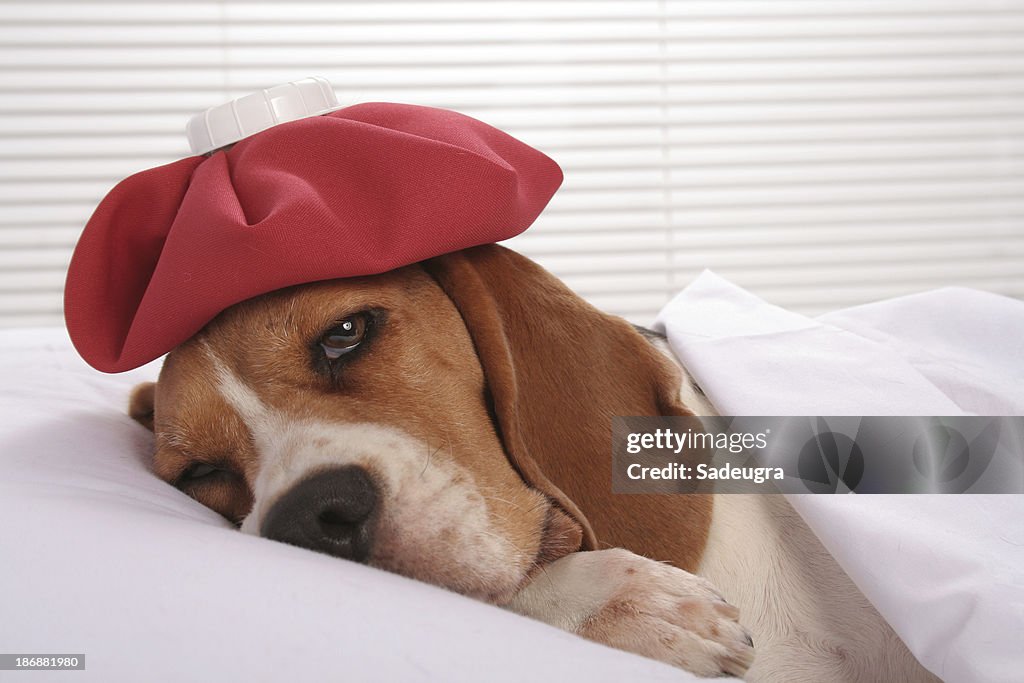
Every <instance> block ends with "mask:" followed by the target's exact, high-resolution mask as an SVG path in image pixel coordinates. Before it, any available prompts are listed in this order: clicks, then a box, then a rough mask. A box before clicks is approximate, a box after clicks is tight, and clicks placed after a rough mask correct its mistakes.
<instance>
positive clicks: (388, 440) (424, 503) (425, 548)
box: [206, 348, 540, 599]
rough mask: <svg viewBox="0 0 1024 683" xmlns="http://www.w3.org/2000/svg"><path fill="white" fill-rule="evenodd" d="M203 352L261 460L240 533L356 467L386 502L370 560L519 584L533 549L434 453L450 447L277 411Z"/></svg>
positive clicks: (502, 591) (480, 588) (455, 577)
mask: <svg viewBox="0 0 1024 683" xmlns="http://www.w3.org/2000/svg"><path fill="white" fill-rule="evenodd" d="M206 351H207V356H208V358H209V359H210V362H211V363H212V364H213V367H214V371H215V374H216V378H217V389H218V391H219V393H220V395H221V396H222V397H223V398H224V400H225V401H226V402H227V403H228V405H229V406H230V407H231V409H232V410H234V411H235V412H236V413H237V414H238V416H239V417H240V418H241V419H242V421H243V422H244V423H245V425H246V427H247V428H248V430H249V432H250V434H251V436H252V439H253V443H254V445H255V447H256V450H257V454H258V457H259V461H260V464H259V471H258V473H257V475H256V478H255V481H254V482H253V486H252V489H253V498H254V502H253V508H252V511H251V512H250V513H249V515H248V516H247V517H246V518H245V520H244V521H243V522H242V531H243V532H245V533H249V534H256V535H258V534H259V530H260V525H261V523H262V520H263V518H264V517H265V515H266V513H267V511H268V510H269V509H270V507H271V506H273V504H274V503H275V502H276V501H277V500H278V499H279V498H280V497H281V496H282V495H284V494H285V493H286V492H287V491H288V490H290V489H291V488H292V487H293V486H294V485H296V484H297V483H299V481H301V480H302V479H304V478H305V477H307V476H308V475H310V474H313V473H314V472H316V471H318V470H321V469H323V468H327V467H340V466H345V465H359V466H361V467H363V468H365V469H366V470H367V471H368V472H369V473H370V475H371V477H372V478H373V479H374V481H375V483H376V484H377V487H378V489H379V493H380V501H381V502H380V503H379V504H378V507H379V515H380V516H379V518H378V520H377V527H376V531H375V541H374V547H373V550H372V553H371V556H370V560H369V564H371V565H373V566H377V567H380V568H382V569H387V570H389V571H393V572H397V573H399V574H404V575H406V576H410V577H413V578H418V579H422V580H425V581H430V582H431V583H437V584H441V585H444V586H447V587H449V588H451V589H453V590H457V591H459V592H461V593H464V594H467V595H471V596H474V597H479V598H484V599H499V598H501V597H503V596H508V595H510V594H511V593H512V591H513V590H514V589H515V588H517V587H518V586H519V584H520V583H521V582H522V580H523V577H525V576H526V574H527V572H528V571H529V569H530V567H531V566H532V562H533V553H532V552H528V551H527V549H521V548H517V547H516V546H514V545H513V544H512V542H511V541H509V540H507V539H505V538H504V537H503V536H502V535H501V534H500V533H498V532H497V530H496V529H495V527H494V525H493V524H492V521H491V516H490V513H489V505H488V501H487V499H486V497H485V495H484V493H483V492H482V491H481V490H480V487H479V486H477V484H476V482H475V481H474V479H473V476H472V474H471V473H470V472H469V471H467V470H466V469H465V468H463V467H461V466H459V465H458V464H457V463H455V462H452V461H451V460H450V459H448V458H443V457H431V456H432V455H433V451H436V450H437V449H439V448H441V447H444V445H442V444H437V445H433V446H431V445H429V444H426V443H422V442H420V441H418V440H416V439H413V438H412V437H410V436H409V435H407V434H405V433H404V432H402V431H401V430H399V429H396V428H394V427H389V426H383V425H375V424H367V423H349V424H344V423H331V422H323V421H314V420H304V419H300V418H297V417H295V416H291V415H285V414H281V413H279V412H277V411H275V410H274V409H273V408H271V407H270V406H267V405H266V404H265V403H264V402H263V401H262V400H261V399H260V397H259V395H258V394H257V393H256V391H255V390H254V389H253V388H252V387H250V386H248V385H246V383H245V382H244V381H243V380H242V379H241V378H240V377H238V376H237V375H236V374H235V373H233V372H232V371H231V370H230V369H229V368H228V367H227V365H226V364H225V363H223V361H221V360H220V359H219V358H218V357H217V355H216V354H215V353H214V352H213V351H212V350H211V349H209V348H207V349H206ZM539 502H540V501H539Z"/></svg>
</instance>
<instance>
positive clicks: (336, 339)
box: [320, 313, 367, 360]
mask: <svg viewBox="0 0 1024 683" xmlns="http://www.w3.org/2000/svg"><path fill="white" fill-rule="evenodd" d="M366 319H367V314H366V313H357V314H355V315H353V316H349V317H348V318H345V319H344V320H342V321H341V322H340V323H338V324H337V325H335V326H334V327H332V328H331V329H329V330H327V332H325V333H324V336H322V337H320V347H321V348H322V349H323V350H324V353H325V354H327V357H328V358H330V359H332V360H333V359H335V358H340V357H341V356H344V355H345V354H346V353H348V352H349V351H354V350H355V348H356V347H357V346H359V343H360V342H362V341H363V337H364V336H365V335H366Z"/></svg>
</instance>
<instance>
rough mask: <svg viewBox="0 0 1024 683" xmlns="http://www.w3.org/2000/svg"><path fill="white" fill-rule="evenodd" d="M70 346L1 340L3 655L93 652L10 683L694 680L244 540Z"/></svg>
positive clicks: (36, 339)
mask: <svg viewBox="0 0 1024 683" xmlns="http://www.w3.org/2000/svg"><path fill="white" fill-rule="evenodd" d="M155 374H156V368H155V367H154V366H149V367H146V368H141V369H139V370H137V371H133V372H131V373H128V374H125V375H117V376H108V375H102V374H100V373H98V372H95V371H94V370H92V369H90V368H88V367H87V366H86V365H85V364H84V363H83V362H82V361H81V360H79V359H78V357H77V356H76V355H75V353H74V351H73V350H72V349H71V347H70V344H69V342H68V341H67V339H66V336H65V335H64V333H63V331H62V330H57V329H49V330H36V331H15V332H12V331H4V332H0V378H2V386H0V652H7V653H26V654H28V653H34V654H42V653H54V654H57V653H84V654H85V656H86V669H85V671H84V672H83V671H66V672H41V671H31V672H29V671H23V672H10V671H0V680H3V681H8V680H10V681H22V680H24V681H64V680H67V681H75V682H76V683H85V682H86V681H97V682H102V683H111V682H117V681H213V680H223V681H287V680H296V681H318V680H337V681H388V682H393V681H401V682H403V683H405V682H414V681H443V682H445V683H448V682H459V681H467V682H470V681H472V682H476V681H481V680H487V681H528V680H529V681H567V680H588V681H614V682H616V683H618V682H620V681H693V680H698V679H696V678H694V677H692V676H689V675H688V674H686V673H684V672H682V671H679V670H676V669H673V668H671V667H668V666H666V665H663V664H659V663H657V662H654V661H651V660H647V659H643V658H640V657H636V656H633V655H630V654H627V653H624V652H619V651H616V650H612V649H610V648H605V647H602V646H600V645H597V644H594V643H591V642H588V641H585V640H583V639H581V638H577V637H575V636H572V635H570V634H568V633H564V632H562V631H559V630H556V629H554V628H551V627H548V626H546V625H544V624H541V623H539V622H535V621H531V620H529V619H525V618H522V617H519V616H517V615H514V614H511V613H508V612H505V611H503V610H500V609H498V608H495V607H491V606H489V605H485V604H483V603H479V602H476V601H474V600H471V599H469V598H465V597H463V596H459V595H455V594H453V593H450V592H447V591H444V590H441V589H439V588H435V587H433V586H429V585H426V584H422V583H418V582H415V581H411V580H408V579H405V578H402V577H399V576H396V575H393V574H389V573H386V572H383V571H377V570H374V569H369V568H367V567H364V566H361V565H357V564H354V563H351V562H345V561H341V560H337V559H334V558H330V557H327V556H324V555H319V554H316V553H312V552H309V551H305V550H301V549H298V548H294V547H291V546H286V545H282V544H279V543H275V542H272V541H268V540H264V539H260V538H254V537H251V536H246V535H243V534H241V533H238V532H237V531H235V530H234V529H233V528H231V527H230V526H229V525H228V524H227V523H226V522H225V521H224V520H223V519H221V518H220V517H219V516H218V515H216V514H214V513H213V512H211V511H210V510H208V509H206V508H204V507H203V506H201V505H199V504H198V503H196V502H195V501H193V500H192V499H190V498H188V497H187V496H185V495H183V494H182V493H180V492H178V491H177V490H175V489H174V488H173V487H171V486H169V485H167V484H165V483H163V482H161V481H159V480H158V479H156V477H154V476H153V475H152V474H151V473H150V472H149V470H148V469H147V462H146V460H147V458H146V454H147V453H148V452H149V450H150V448H151V437H150V435H149V434H148V432H146V431H145V430H144V429H142V428H141V427H139V426H138V425H136V424H134V423H133V422H132V421H131V420H130V419H129V418H128V417H127V416H126V415H125V405H126V400H127V394H128V390H129V389H130V388H131V386H133V385H134V383H135V382H138V381H141V380H143V379H148V378H152V377H153V376H154V375H155Z"/></svg>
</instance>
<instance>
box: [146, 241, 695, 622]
mask: <svg viewBox="0 0 1024 683" xmlns="http://www.w3.org/2000/svg"><path fill="white" fill-rule="evenodd" d="M678 383H679V379H678V375H677V374H676V371H675V369H674V368H673V366H672V365H671V364H670V363H668V362H667V361H666V360H665V359H664V358H663V357H662V356H661V355H660V354H659V353H658V352H657V351H656V350H655V349H654V348H653V347H651V346H650V345H649V344H647V342H646V341H645V340H644V339H643V338H642V337H640V335H639V334H637V333H636V332H635V331H634V330H633V328H632V327H631V326H630V325H629V324H628V323H626V322H625V321H623V320H621V319H618V318H614V317H611V316H608V315H605V314H602V313H600V312H599V311H597V310H596V309H594V308H593V307H591V306H589V305H588V304H586V303H585V302H583V301H582V300H581V299H580V298H579V297H577V296H576V295H575V294H573V293H572V292H571V291H570V290H568V289H567V288H566V287H565V286H564V285H562V283H560V282H559V281H558V280H557V279H555V278H554V277H553V276H551V275H550V274H548V273H547V272H546V271H544V270H543V269H542V268H540V267H539V266H537V265H536V264H534V263H533V262H531V261H529V260H528V259H526V258H524V257H522V256H519V255H518V254H516V253H515V252H512V251H509V250H507V249H504V248H501V247H497V246H484V247H477V248H475V249H470V250H466V251H463V252H457V253H454V254H449V255H446V256H442V257H439V258H436V259H433V260H430V261H427V262H424V263H421V264H417V265H413V266H409V267H406V268H402V269H399V270H396V271H392V272H389V273H385V274H382V275H377V276H372V277H362V278H351V279H344V280H333V281H326V282H320V283H314V284H309V285H302V286H298V287H292V288H289V289H285V290H280V291H277V292H273V293H271V294H267V295H264V296H261V297H258V298H256V299H252V300H249V301H246V302H243V303H241V304H238V305H236V306H234V307H232V308H230V309H228V310H226V311H224V312H223V313H222V314H221V315H220V316H218V317H217V318H216V319H215V320H214V321H212V322H211V323H210V324H209V325H207V326H206V328H205V329H203V330H202V331H201V332H200V333H198V334H197V335H196V336H194V337H193V338H192V339H190V340H189V341H188V342H186V343H185V344H183V345H181V346H180V347H178V348H177V349H175V350H174V351H173V352H171V353H170V354H169V355H168V357H167V359H166V361H165V363H164V366H163V370H162V371H161V374H160V378H159V382H158V383H156V384H155V385H154V384H146V385H142V386H140V387H138V388H136V390H135V392H134V394H133V396H132V401H131V409H130V410H131V414H132V416H133V417H134V418H135V419H136V420H138V421H139V422H141V423H143V424H145V425H147V426H148V427H150V428H151V429H153V430H154V432H155V434H156V455H155V461H154V468H155V471H156V473H157V474H158V475H159V476H160V477H162V478H163V479H165V480H166V481H168V482H171V483H173V484H174V485H175V486H177V487H178V488H180V489H181V490H182V491H185V492H186V493H188V494H189V495H191V496H193V497H194V498H196V499H197V500H199V501H200V502H201V503H203V504H205V505H207V506H209V507H210V508H212V509H214V510H216V511H217V512H219V513H220V514H222V515H223V516H225V517H226V518H228V519H230V520H232V521H234V522H235V523H237V524H239V525H240V527H241V529H242V530H243V531H245V532H248V533H253V534H260V535H262V536H266V537H269V538H273V539H277V540H280V541H285V542H288V543H292V544H295V545H299V546H303V547H307V548H311V549H313V550H318V551H322V552H326V553H329V554H332V555H336V556H338V557H342V558H347V559H352V560H356V561H362V562H367V563H369V564H370V565H373V566H376V567H380V568H384V569H388V570H391V571H395V572H398V573H401V574H405V575H407V576H411V577H414V578H418V579H421V580H424V581H428V582H431V583H435V584H439V585H442V586H446V587H448V588H451V589H452V590H455V591H458V592H461V593H465V594H468V595H473V596H476V597H480V598H483V599H487V600H491V601H494V602H502V601H504V600H507V599H508V598H510V597H511V596H512V595H513V594H514V592H515V591H516V589H517V588H518V587H520V586H521V585H522V584H523V582H524V581H526V580H527V579H528V577H529V576H530V574H531V573H532V572H533V571H534V570H535V569H536V568H537V567H539V566H543V565H544V564H545V563H547V562H550V561H552V560H554V559H557V558H558V557H561V556H563V555H565V554H567V553H570V552H573V551H575V550H578V549H580V548H593V547H595V544H596V536H595V531H596V532H597V534H598V535H601V534H602V533H604V532H605V531H606V528H605V527H607V526H608V525H609V524H612V522H602V523H601V524H600V525H598V524H595V525H594V527H593V528H592V526H591V523H590V522H589V521H588V520H587V518H586V517H584V515H583V514H582V513H581V511H580V510H581V509H593V508H594V506H600V505H602V504H603V500H604V499H605V498H606V497H607V495H608V493H609V488H610V453H609V448H610V443H611V440H610V422H611V417H612V416H613V415H655V414H686V411H685V410H684V409H683V408H682V407H681V406H680V405H679V404H678V402H677V399H676V398H675V395H676V390H677V388H678ZM553 482H556V483H557V485H556V483H553Z"/></svg>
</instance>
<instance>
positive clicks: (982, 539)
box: [658, 272, 1024, 683]
mask: <svg viewBox="0 0 1024 683" xmlns="http://www.w3.org/2000/svg"><path fill="white" fill-rule="evenodd" d="M658 326H659V327H660V328H661V329H662V330H664V331H666V332H667V334H668V337H669V343H670V344H671V346H672V348H673V350H674V351H675V352H676V354H677V355H678V356H679V358H680V359H681V360H682V361H683V362H684V363H685V364H686V366H687V368H688V369H689V370H690V372H691V373H692V374H693V375H694V377H695V378H696V380H697V381H698V382H699V383H700V384H701V387H702V388H703V389H704V390H705V391H706V392H707V394H708V397H709V398H710V399H711V400H712V402H713V403H714V405H715V407H716V408H717V409H718V410H719V412H720V413H722V414H723V415H823V416H828V415H969V414H976V415H1022V414H1024V302H1022V301H1018V300H1014V299H1009V298H1006V297H1002V296H997V295H994V294H988V293H985V292H979V291H974V290H968V289H960V288H947V289H942V290H938V291H934V292H927V293H923V294H917V295H913V296H907V297H901V298H898V299H893V300H889V301H885V302H880V303H876V304H870V305H866V306H858V307H856V308H850V309H846V310H843V311H838V312H836V313H830V314H828V315H825V316H821V317H819V318H817V319H812V318H807V317H804V316H801V315H797V314H795V313H792V312H790V311H786V310H783V309H781V308H778V307H776V306H772V305H770V304H769V303H767V302H765V301H763V300H761V299H760V298H758V297H756V296H754V295H753V294H751V293H749V292H746V291H744V290H743V289H742V288H740V287H738V286H736V285H734V284H732V283H730V282H728V281H727V280H725V279H723V278H721V277H719V276H717V275H715V274H714V273H711V272H705V273H704V274H703V275H701V276H700V277H698V278H697V279H696V280H695V281H694V282H693V283H692V284H691V285H690V286H689V287H687V288H686V289H685V290H684V291H683V292H681V293H680V294H679V295H678V296H677V297H676V298H675V299H673V301H672V302H671V303H669V305H668V306H666V307H665V309H664V310H663V311H662V312H661V314H660V316H659V325H658ZM1021 458H1022V460H1024V453H1022V454H1021ZM789 498H790V501H791V503H792V504H793V507H794V508H796V510H797V511H798V512H799V513H800V514H801V516H803V518H804V519H805V520H806V521H807V523H808V526H810V527H811V529H813V530H814V532H815V533H816V534H817V535H818V537H819V538H820V539H821V541H822V543H823V544H824V545H825V547H826V548H828V550H829V551H830V552H831V553H832V554H833V556H835V558H836V560H837V561H838V562H839V564H840V565H841V566H842V567H843V568H844V569H845V570H846V572H847V573H848V574H849V575H850V578H852V579H853V581H854V582H855V583H856V584H857V586H858V587H859V588H860V589H861V590H862V591H863V592H864V595H865V596H866V597H867V598H868V599H869V600H871V602H872V603H873V604H874V605H875V607H876V608H878V610H879V612H880V613H881V614H882V615H883V616H884V617H885V618H886V619H887V620H888V621H889V622H890V624H892V626H893V628H894V629H895V630H896V632H897V633H899V634H900V636H901V637H902V638H903V640H904V642H906V643H907V645H908V647H909V648H910V649H911V651H912V652H914V654H915V655H916V656H917V657H918V659H919V660H920V661H921V663H922V664H924V665H925V666H926V667H928V669H929V670H931V671H932V672H934V673H935V674H936V675H938V676H940V677H941V678H942V679H943V680H944V681H946V682H947V683H961V682H962V683H981V682H992V683H995V682H1005V683H1019V681H1022V680H1024V496H1020V495H959V496H954V495H948V496H936V495H931V496H929V495H906V496H893V495H888V496H883V495H873V496H824V495H821V496H813V495H793V496H789Z"/></svg>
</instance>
